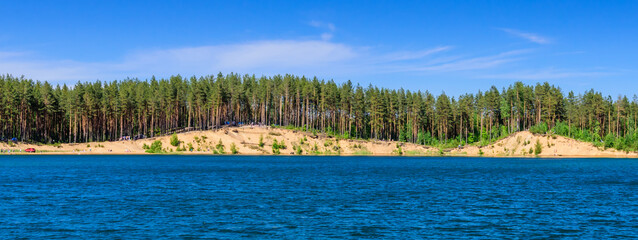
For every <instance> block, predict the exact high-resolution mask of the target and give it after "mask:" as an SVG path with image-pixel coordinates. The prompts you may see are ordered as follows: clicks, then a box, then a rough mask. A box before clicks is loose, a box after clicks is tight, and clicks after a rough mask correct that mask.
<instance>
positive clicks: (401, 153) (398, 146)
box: [394, 143, 403, 155]
mask: <svg viewBox="0 0 638 240" xmlns="http://www.w3.org/2000/svg"><path fill="white" fill-rule="evenodd" d="M396 147H397V149H396V150H394V152H395V153H396V154H397V155H403V148H401V144H398V143H397V146H396Z"/></svg>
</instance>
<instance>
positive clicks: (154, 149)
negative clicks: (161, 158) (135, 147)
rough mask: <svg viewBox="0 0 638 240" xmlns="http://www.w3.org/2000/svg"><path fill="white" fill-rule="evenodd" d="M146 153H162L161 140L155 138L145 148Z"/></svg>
mask: <svg viewBox="0 0 638 240" xmlns="http://www.w3.org/2000/svg"><path fill="white" fill-rule="evenodd" d="M146 152H147V153H164V150H163V149H162V141H160V140H155V141H154V142H153V143H152V144H151V146H150V147H149V148H148V149H147V150H146Z"/></svg>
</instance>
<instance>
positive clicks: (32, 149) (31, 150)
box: [24, 148, 35, 153]
mask: <svg viewBox="0 0 638 240" xmlns="http://www.w3.org/2000/svg"><path fill="white" fill-rule="evenodd" d="M24 151H25V152H30V153H34V152H35V148H27V149H26V150H24Z"/></svg>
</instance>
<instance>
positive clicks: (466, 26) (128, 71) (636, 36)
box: [0, 1, 638, 98]
mask: <svg viewBox="0 0 638 240" xmlns="http://www.w3.org/2000/svg"><path fill="white" fill-rule="evenodd" d="M0 9H1V10H2V14H1V15H0V18H1V19H2V21H1V24H0V72H4V73H9V74H13V75H25V76H26V77H28V78H33V79H37V80H47V81H50V82H54V83H75V82H77V81H78V80H80V81H94V80H97V79H99V80H107V81H110V80H114V79H122V78H126V77H137V78H140V79H146V78H149V77H150V76H152V75H155V76H158V77H167V76H170V75H174V74H181V75H183V76H191V75H198V76H199V75H207V74H216V73H218V72H220V71H221V72H224V73H228V72H238V73H242V74H244V73H248V74H256V75H257V76H261V75H273V74H278V73H282V74H283V73H294V74H299V75H307V76H314V75H316V76H319V77H320V78H324V79H334V80H335V81H336V82H344V81H346V80H352V81H353V82H355V83H360V84H361V85H364V86H367V85H368V84H370V83H372V84H374V85H379V86H382V87H388V88H399V87H403V88H405V89H411V90H417V89H419V90H429V91H430V92H433V93H441V92H442V91H445V92H446V93H448V94H452V95H458V94H462V93H465V92H476V91H478V90H479V89H482V90H485V89H487V88H489V86H491V85H495V86H497V87H499V88H500V87H503V86H508V85H510V84H511V83H513V82H515V81H523V82H525V83H536V82H545V81H547V82H550V83H552V84H556V85H559V86H561V87H562V88H563V90H564V91H565V92H567V91H569V90H574V91H576V92H582V91H585V90H588V89H591V88H595V89H596V90H599V91H602V92H603V93H605V94H608V95H612V96H614V98H615V96H616V95H618V94H626V95H629V96H633V95H634V94H637V93H638V71H637V70H638V68H637V67H638V57H637V56H638V47H636V45H637V44H638V14H636V13H638V2H637V1H626V2H625V1H471V2H469V3H468V1H436V2H435V1H413V2H412V1H400V2H399V1H2V2H0Z"/></svg>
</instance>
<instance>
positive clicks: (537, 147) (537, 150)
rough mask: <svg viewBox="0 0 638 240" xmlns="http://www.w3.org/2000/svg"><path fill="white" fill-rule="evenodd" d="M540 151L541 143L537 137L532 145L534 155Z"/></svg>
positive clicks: (541, 148)
mask: <svg viewBox="0 0 638 240" xmlns="http://www.w3.org/2000/svg"><path fill="white" fill-rule="evenodd" d="M541 152H543V145H541V142H540V141H539V140H538V139H537V140H536V144H535V145H534V155H538V154H541Z"/></svg>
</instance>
